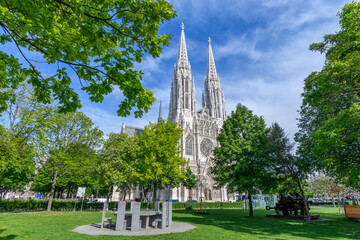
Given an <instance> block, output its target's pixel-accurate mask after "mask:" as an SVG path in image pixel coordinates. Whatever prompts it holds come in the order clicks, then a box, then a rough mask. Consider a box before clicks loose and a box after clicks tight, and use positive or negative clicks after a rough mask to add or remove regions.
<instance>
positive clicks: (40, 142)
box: [32, 106, 102, 211]
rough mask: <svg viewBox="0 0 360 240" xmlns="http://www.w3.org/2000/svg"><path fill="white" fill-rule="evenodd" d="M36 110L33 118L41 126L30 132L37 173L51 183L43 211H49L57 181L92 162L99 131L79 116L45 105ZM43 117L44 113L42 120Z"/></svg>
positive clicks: (86, 119) (98, 143)
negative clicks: (47, 201) (40, 172)
mask: <svg viewBox="0 0 360 240" xmlns="http://www.w3.org/2000/svg"><path fill="white" fill-rule="evenodd" d="M37 110H38V112H37V115H36V116H37V117H38V118H41V119H42V126H41V127H38V128H36V129H34V130H33V134H32V143H33V145H34V146H35V149H36V160H37V163H38V164H39V165H40V166H41V168H42V170H41V171H44V172H45V173H46V174H47V175H48V176H49V177H50V178H51V181H52V182H51V190H50V194H49V204H48V208H47V211H51V204H52V199H53V195H54V191H55V186H56V182H57V180H58V179H59V178H61V177H63V176H65V175H66V174H67V173H69V172H75V171H79V169H81V168H82V167H83V166H86V165H87V164H88V162H89V161H92V160H93V158H94V156H95V148H97V147H99V145H100V143H101V138H102V132H101V131H100V130H99V129H98V128H97V127H94V126H93V123H92V121H91V120H90V119H89V118H88V117H86V116H85V115H84V114H83V113H80V112H75V113H68V114H61V113H58V112H57V110H56V109H55V108H54V107H48V106H45V107H41V108H38V109H37ZM43 114H46V117H45V119H44V116H43ZM34 121H35V122H36V119H35V120H34Z"/></svg>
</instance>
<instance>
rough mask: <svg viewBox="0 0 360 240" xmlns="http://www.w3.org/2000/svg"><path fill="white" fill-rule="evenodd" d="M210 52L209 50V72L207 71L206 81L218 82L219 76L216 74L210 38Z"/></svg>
mask: <svg viewBox="0 0 360 240" xmlns="http://www.w3.org/2000/svg"><path fill="white" fill-rule="evenodd" d="M208 41H209V50H208V61H207V70H206V80H217V79H219V76H218V75H217V73H216V67H215V61H214V55H213V51H212V48H211V39H210V37H209V40H208Z"/></svg>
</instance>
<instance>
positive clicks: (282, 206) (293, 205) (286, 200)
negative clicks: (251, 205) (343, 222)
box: [266, 193, 320, 219]
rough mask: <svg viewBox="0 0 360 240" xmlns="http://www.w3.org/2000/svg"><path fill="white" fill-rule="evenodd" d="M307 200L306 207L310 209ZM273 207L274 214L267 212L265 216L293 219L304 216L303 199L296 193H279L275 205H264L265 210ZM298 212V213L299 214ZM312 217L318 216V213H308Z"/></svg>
mask: <svg viewBox="0 0 360 240" xmlns="http://www.w3.org/2000/svg"><path fill="white" fill-rule="evenodd" d="M309 203H311V202H308V208H309V210H310V206H309ZM270 209H274V210H275V212H276V214H268V215H266V216H267V217H287V218H294V219H304V218H306V207H305V201H304V199H303V198H302V197H301V196H300V195H299V194H297V193H294V194H292V193H289V194H288V195H286V196H285V195H284V194H280V199H279V201H278V202H277V203H276V205H275V207H270V206H266V210H270ZM299 213H300V214H299ZM310 216H311V218H312V219H317V218H319V217H320V215H318V214H310Z"/></svg>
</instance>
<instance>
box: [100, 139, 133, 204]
mask: <svg viewBox="0 0 360 240" xmlns="http://www.w3.org/2000/svg"><path fill="white" fill-rule="evenodd" d="M138 153H139V146H138V137H137V135H135V136H133V137H130V136H128V135H127V134H125V133H110V134H109V136H108V139H107V140H106V141H105V143H104V145H103V148H102V151H101V156H100V157H99V162H98V168H97V169H98V171H99V174H100V175H101V176H102V180H103V182H104V184H105V185H107V186H108V189H109V191H108V194H107V195H108V197H109V196H110V194H111V190H112V189H113V187H114V186H116V187H117V188H118V189H119V190H120V191H122V196H123V199H125V197H126V193H128V192H130V191H131V186H133V185H134V184H136V183H137V178H136V173H135V171H136V166H137V165H138V164H139V161H138V158H137V156H138Z"/></svg>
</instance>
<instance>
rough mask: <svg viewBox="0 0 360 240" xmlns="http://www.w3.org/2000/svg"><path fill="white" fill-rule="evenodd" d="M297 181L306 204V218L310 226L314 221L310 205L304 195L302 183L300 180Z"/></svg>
mask: <svg viewBox="0 0 360 240" xmlns="http://www.w3.org/2000/svg"><path fill="white" fill-rule="evenodd" d="M296 181H297V184H298V187H299V190H300V193H301V196H302V198H303V200H304V204H305V213H306V216H307V220H308V223H309V224H312V220H311V215H310V212H309V205H308V200H307V198H306V196H305V194H304V191H303V189H302V187H301V183H300V181H299V180H296Z"/></svg>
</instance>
